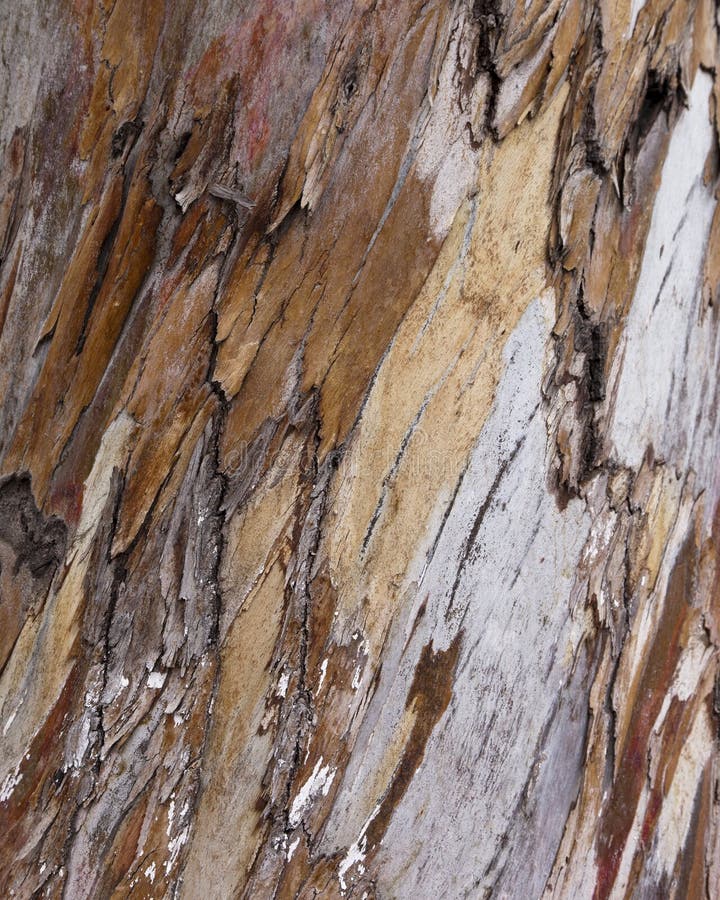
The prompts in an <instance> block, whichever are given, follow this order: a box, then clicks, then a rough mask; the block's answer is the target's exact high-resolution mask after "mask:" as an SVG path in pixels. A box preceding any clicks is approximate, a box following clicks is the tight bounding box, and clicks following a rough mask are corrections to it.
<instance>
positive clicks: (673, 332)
mask: <svg viewBox="0 0 720 900" xmlns="http://www.w3.org/2000/svg"><path fill="white" fill-rule="evenodd" d="M712 83H713V82H712V78H711V77H710V76H709V75H708V74H706V73H704V72H699V73H698V75H697V76H696V78H695V83H694V85H693V88H692V91H691V93H690V98H689V106H688V108H687V109H686V110H684V111H683V113H682V115H681V117H680V119H679V121H678V123H677V125H676V126H675V128H674V130H673V134H672V138H671V140H670V146H669V149H668V154H667V158H666V160H665V163H664V166H663V170H662V178H661V183H660V188H659V190H658V193H657V197H656V200H655V205H654V208H653V214H652V220H651V225H650V232H649V235H648V238H647V242H646V245H645V252H644V255H643V263H642V268H641V272H640V278H639V280H638V285H637V290H636V291H635V296H634V298H633V302H632V307H631V309H630V313H629V315H628V321H627V327H626V329H625V331H624V333H623V341H622V344H621V346H620V348H619V350H618V353H617V355H616V363H615V365H614V367H613V372H612V374H611V378H610V384H611V386H612V385H615V390H617V399H616V400H615V402H614V415H613V421H612V423H611V427H610V430H609V433H610V435H611V442H612V444H613V445H614V450H615V455H616V456H617V458H618V460H619V461H621V462H623V463H625V464H626V465H628V466H630V467H632V468H638V467H639V465H640V463H641V461H642V457H643V455H644V453H645V448H646V447H647V445H648V444H650V443H652V444H653V445H654V447H655V452H656V455H657V456H659V457H661V458H663V459H665V460H666V461H672V462H674V463H676V464H677V466H678V467H680V468H682V469H683V470H687V469H689V468H692V469H694V470H695V471H696V472H697V473H698V474H699V475H700V480H701V481H702V482H703V483H704V484H705V485H707V486H708V487H710V486H711V485H713V482H715V490H714V492H713V498H710V499H714V497H716V496H717V479H718V474H717V471H716V470H717V466H716V465H715V449H716V448H717V446H718V440H719V439H720V432H719V431H718V424H717V423H716V425H715V427H714V428H709V427H707V423H708V421H712V418H711V417H710V414H711V413H712V411H713V410H712V404H713V402H714V393H715V392H714V390H713V388H714V383H710V384H708V382H707V379H708V378H712V379H713V380H714V379H715V375H716V372H717V371H718V364H719V363H720V347H719V346H718V340H717V332H716V330H715V329H714V327H713V324H712V321H711V319H712V317H711V316H706V317H703V315H702V314H701V301H702V292H701V281H700V278H701V274H700V273H701V272H702V264H703V259H704V255H705V248H706V246H707V241H708V236H709V233H710V226H711V223H712V217H713V212H714V209H715V202H716V201H715V199H714V196H713V192H712V190H711V188H710V187H706V186H705V185H704V184H703V169H704V164H705V159H706V157H707V154H708V152H709V151H710V148H711V145H712V141H713V125H712V123H711V121H710V118H709V116H708V102H709V97H710V92H711V89H712ZM613 393H614V390H613V389H611V390H609V391H608V396H609V397H611V396H612V395H613ZM708 506H709V508H713V506H714V504H713V503H712V502H710V503H709V504H708Z"/></svg>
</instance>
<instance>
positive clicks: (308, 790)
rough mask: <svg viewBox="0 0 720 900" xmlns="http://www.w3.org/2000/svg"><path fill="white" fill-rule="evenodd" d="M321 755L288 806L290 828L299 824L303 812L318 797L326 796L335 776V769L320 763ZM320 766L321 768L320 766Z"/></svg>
mask: <svg viewBox="0 0 720 900" xmlns="http://www.w3.org/2000/svg"><path fill="white" fill-rule="evenodd" d="M322 761H323V759H322V756H321V757H320V759H319V760H318V761H317V762H316V763H315V768H314V769H313V771H312V774H311V775H310V777H309V778H308V780H307V781H306V782H305V784H304V785H303V786H302V787H301V788H300V790H299V791H298V793H297V796H296V797H295V799H294V800H293V804H292V807H291V808H290V816H289V823H290V826H291V827H292V828H295V826H296V825H299V824H300V822H301V821H302V817H303V814H304V813H305V811H306V810H307V809H308V808H309V807H310V805H311V804H312V802H313V801H314V800H316V799H317V798H318V797H320V796H323V797H326V796H327V794H328V791H329V790H330V786H331V785H332V783H333V779H334V778H335V769H331V768H330V766H323V765H322ZM321 766H322V768H321Z"/></svg>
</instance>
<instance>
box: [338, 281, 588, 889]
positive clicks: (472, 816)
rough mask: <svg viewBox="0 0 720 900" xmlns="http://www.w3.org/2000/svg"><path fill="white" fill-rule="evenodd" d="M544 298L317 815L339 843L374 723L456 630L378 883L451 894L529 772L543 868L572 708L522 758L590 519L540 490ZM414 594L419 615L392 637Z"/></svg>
mask: <svg viewBox="0 0 720 900" xmlns="http://www.w3.org/2000/svg"><path fill="white" fill-rule="evenodd" d="M553 301H554V296H553V294H552V292H548V294H547V295H546V296H545V297H544V298H543V299H542V300H537V301H535V302H534V303H532V304H531V305H530V307H529V308H528V309H527V311H526V312H525V314H524V316H523V318H522V319H521V321H520V322H519V324H518V326H517V328H516V329H515V331H514V333H513V334H512V336H511V337H510V339H509V340H508V343H507V345H506V347H505V351H504V359H505V365H506V370H505V374H504V376H503V378H502V379H501V382H500V384H499V386H498V388H497V391H496V394H495V402H494V406H493V410H492V412H491V414H490V417H489V418H488V420H487V422H486V425H485V427H484V429H483V431H482V433H481V434H480V436H479V438H478V441H477V443H476V446H475V448H474V450H473V452H472V456H471V459H470V461H469V463H468V467H467V470H466V472H465V474H464V475H463V477H462V480H461V482H460V485H459V487H458V491H457V494H456V496H455V498H454V501H453V502H452V504H451V508H450V509H449V510H448V511H447V516H446V518H445V519H444V523H443V524H441V526H440V533H439V535H438V536H437V541H436V543H435V544H434V549H433V551H432V553H431V556H430V559H429V560H427V561H425V560H416V562H415V563H414V564H413V566H412V567H411V570H412V571H414V572H417V573H419V572H420V571H423V575H422V577H421V581H420V584H419V585H416V588H415V594H416V602H415V608H414V609H410V610H409V612H408V616H407V618H406V619H405V620H404V622H403V623H402V624H401V625H398V627H397V629H396V633H395V634H394V635H393V637H392V638H391V639H389V640H388V642H387V644H386V646H385V649H384V657H383V677H382V679H381V684H380V685H379V687H378V690H377V692H376V694H375V697H374V698H373V701H372V702H371V705H370V708H369V711H368V714H367V716H366V718H365V721H364V722H363V725H362V728H361V732H360V734H359V736H358V744H359V745H361V746H362V745H363V744H364V746H362V749H361V750H358V752H357V753H356V755H355V758H354V759H355V760H357V761H358V762H354V763H351V767H350V768H349V770H348V773H347V775H346V778H345V781H344V785H343V792H342V795H341V797H339V798H338V801H337V802H336V810H337V811H338V812H337V815H334V816H333V818H332V819H331V822H330V825H329V828H328V840H329V841H330V840H332V841H334V842H337V843H345V844H346V846H348V844H349V842H347V843H346V841H347V838H348V831H349V830H350V828H352V824H353V821H356V819H355V818H354V817H355V816H356V815H357V806H356V803H357V797H358V796H361V795H362V794H363V785H366V784H368V783H373V779H374V777H375V773H376V772H377V771H380V770H382V769H383V767H384V765H386V760H385V754H386V753H387V743H388V736H389V735H392V734H393V733H394V732H395V731H396V730H397V727H398V723H399V722H400V721H401V720H402V718H403V714H404V710H405V705H406V699H407V696H408V691H409V689H410V685H411V684H412V681H413V676H414V672H415V668H416V665H417V661H418V659H419V657H420V654H421V652H422V648H423V646H425V645H426V644H428V642H429V641H431V640H432V643H433V647H434V648H435V650H436V651H437V650H439V649H443V648H446V647H447V646H449V644H450V643H451V641H452V640H453V638H454V636H455V635H456V634H457V632H458V630H459V629H463V631H464V638H463V643H462V646H461V654H460V659H459V662H458V667H457V671H456V675H455V685H454V692H453V699H452V700H451V703H450V707H449V708H448V710H447V712H446V714H445V716H444V717H443V718H441V720H440V722H439V723H438V725H437V726H436V728H435V730H434V732H433V734H432V735H431V737H430V740H429V741H428V744H427V746H426V751H425V757H424V760H423V762H422V764H421V765H420V767H419V768H418V770H417V772H416V773H415V776H414V777H413V779H412V781H411V783H410V785H409V787H408V789H407V792H406V793H405V795H404V796H403V798H402V799H401V800H400V802H399V803H398V805H397V806H396V808H395V812H394V814H393V816H392V819H391V821H390V825H389V827H388V830H387V832H386V834H385V837H384V839H383V843H382V846H381V848H380V849H379V851H378V852H379V853H380V854H381V857H382V863H381V864H380V871H381V872H382V873H383V877H382V880H381V882H380V886H381V887H382V888H383V889H384V890H385V891H387V892H388V894H389V895H391V896H395V897H398V898H404V897H408V898H410V897H415V896H418V895H419V894H420V895H423V896H448V895H450V896H456V895H457V896H461V895H462V890H463V889H464V888H465V887H466V886H467V885H471V884H473V883H475V882H476V879H477V877H478V873H481V872H484V871H485V870H486V869H488V867H492V864H493V858H494V856H495V854H496V853H499V852H501V851H502V847H503V837H504V835H505V834H506V832H507V831H508V829H509V828H510V827H511V825H512V823H513V821H514V820H515V818H516V816H517V809H518V804H519V802H520V800H521V797H522V796H523V791H524V790H525V786H526V783H527V781H528V778H529V776H530V774H531V775H532V778H533V779H534V781H535V782H537V783H538V784H539V785H540V787H538V789H537V790H538V791H545V792H547V791H549V790H550V787H551V788H552V790H553V791H554V792H555V793H556V795H557V802H556V803H554V804H551V803H549V802H548V807H550V808H553V809H554V819H553V821H552V822H550V821H547V822H546V823H545V825H544V830H543V832H542V833H541V834H540V835H539V836H538V835H537V834H536V835H535V838H536V839H537V842H538V844H537V846H536V847H535V849H534V851H533V854H529V853H528V854H525V856H526V857H528V859H529V858H530V857H532V856H535V857H536V859H537V860H538V861H539V863H540V867H542V865H545V864H546V866H547V868H549V866H550V865H551V864H552V858H553V855H554V852H555V849H556V847H557V842H558V841H559V839H560V835H561V833H562V827H563V824H564V821H565V816H566V815H567V808H568V807H569V805H570V803H571V800H572V797H573V796H574V789H575V782H574V781H573V778H574V777H575V774H574V773H576V772H577V770H578V767H579V765H580V761H579V754H580V746H581V743H582V741H581V736H580V737H578V739H577V740H575V738H574V737H573V735H574V734H575V730H576V729H577V728H578V727H581V726H582V724H583V723H582V721H578V722H577V723H575V724H574V725H570V726H568V728H567V729H566V730H565V734H566V735H570V738H569V739H568V740H569V743H570V745H571V746H570V747H567V748H566V747H565V746H564V745H562V746H560V745H558V747H557V748H556V747H554V746H552V747H551V748H550V750H551V751H552V753H550V752H548V755H549V756H551V757H552V758H550V759H549V760H547V761H546V760H545V758H544V757H543V756H542V755H540V756H538V757H537V758H536V756H535V753H536V746H537V745H538V744H539V742H540V741H541V738H542V734H543V732H544V729H545V728H546V726H547V724H548V722H549V721H550V720H551V717H552V716H553V714H554V711H555V710H556V709H557V708H558V707H557V705H558V703H559V702H560V701H559V699H558V698H559V692H560V686H561V685H562V684H564V683H565V680H566V677H567V669H568V666H567V663H566V647H567V645H568V643H569V642H571V641H573V640H575V641H576V640H577V639H578V633H577V630H575V631H573V623H572V619H571V612H570V602H569V599H568V598H569V597H570V595H571V590H572V586H573V583H574V579H575V573H576V568H577V564H578V561H579V559H580V554H581V552H582V549H583V547H584V545H585V543H586V539H587V536H588V534H589V532H590V528H591V521H590V514H589V513H588V512H587V510H586V507H585V504H584V503H583V502H582V501H579V500H574V501H571V502H570V503H569V504H568V506H567V508H566V509H565V511H564V512H560V511H559V509H558V505H557V502H556V499H555V497H554V495H553V494H551V493H550V491H549V490H548V487H547V475H546V473H547V470H548V460H547V458H546V453H547V430H546V424H545V421H544V418H543V415H542V410H541V396H542V394H541V384H542V378H543V372H544V359H545V355H546V349H547V347H548V343H549V339H550V332H551V328H552V324H553V321H554V303H553ZM432 521H437V519H436V517H432ZM441 522H443V520H442V519H441ZM430 545H432V542H430ZM421 603H426V612H425V615H424V616H423V617H422V619H421V620H420V621H419V623H418V625H417V627H416V629H415V631H414V634H413V637H412V639H411V641H410V643H409V644H407V642H408V637H409V635H410V633H411V631H412V629H413V622H414V620H415V615H416V612H417V608H418V607H419V606H420V604H421ZM406 645H407V646H406ZM513 697H517V698H518V702H516V703H515V702H512V698H513ZM560 715H565V713H558V716H560ZM563 728H564V726H563ZM563 728H560V729H558V732H559V733H560V734H561V735H562V733H563ZM518 734H523V740H522V741H518V740H517V735H518ZM551 740H555V738H549V739H548V741H549V742H551ZM557 740H558V742H560V743H561V742H562V737H559V738H557ZM573 742H574V743H575V744H577V746H574V745H573ZM575 757H578V758H577V759H575ZM558 760H562V770H563V771H558V769H557V766H558V764H559V763H558ZM553 765H554V766H555V768H553ZM546 772H547V773H549V774H547V775H546V774H545V773H546ZM550 782H552V785H550V787H548V785H549V784H550ZM385 789H386V785H385V784H382V785H380V786H379V790H381V791H383V790H385ZM479 798H482V799H479ZM366 799H369V798H366ZM372 799H373V802H376V801H377V800H378V799H379V797H374V798H372ZM333 827H334V828H335V829H337V830H336V831H334V830H333ZM355 833H356V834H357V832H355ZM350 840H352V837H351V838H350ZM418 847H422V848H423V852H422V853H421V854H418V853H417V848H418ZM360 850H361V844H360V842H359V841H355V842H354V843H353V844H351V845H350V851H348V853H349V859H348V862H350V861H351V860H353V859H354V858H355V856H356V855H357V853H359V852H360ZM345 871H346V870H345ZM448 873H451V875H450V876H449V875H448ZM496 874H497V873H495V875H496ZM530 874H533V873H530ZM542 875H543V871H542V870H541V871H540V872H539V873H537V874H536V875H535V877H536V878H537V879H538V881H540V879H541V877H542ZM488 880H489V881H492V876H490V875H489V876H488ZM528 890H529V891H530V894H532V893H533V891H532V890H531V889H530V888H529V887H528Z"/></svg>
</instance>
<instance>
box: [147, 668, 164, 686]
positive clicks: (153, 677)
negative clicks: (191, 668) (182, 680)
mask: <svg viewBox="0 0 720 900" xmlns="http://www.w3.org/2000/svg"><path fill="white" fill-rule="evenodd" d="M166 678H167V673H166V672H150V674H149V675H148V679H147V686H148V687H149V688H151V689H152V690H159V689H160V688H161V687H162V686H163V685H164V684H165V679H166Z"/></svg>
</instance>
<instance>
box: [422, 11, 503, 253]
mask: <svg viewBox="0 0 720 900" xmlns="http://www.w3.org/2000/svg"><path fill="white" fill-rule="evenodd" d="M469 52H470V46H469V45H468V41H467V37H466V35H465V32H464V29H463V27H462V25H460V26H458V31H457V36H454V37H453V38H452V40H451V41H450V44H449V47H448V50H447V53H446V55H445V60H444V62H443V66H442V69H441V70H440V77H439V79H438V90H437V94H436V96H435V99H434V103H433V108H432V112H431V113H430V118H429V120H428V124H427V126H426V128H425V131H424V132H423V135H422V143H421V146H420V149H419V150H418V155H417V168H418V174H419V176H420V177H421V178H422V179H430V180H432V181H433V182H434V186H433V190H432V195H431V200H430V227H431V228H432V231H433V234H434V236H435V237H437V238H440V239H442V238H444V237H445V236H446V235H447V233H448V232H449V231H450V226H451V225H452V223H453V220H454V218H455V215H456V213H457V211H458V209H459V207H460V204H461V203H462V202H463V200H465V198H466V197H467V195H468V193H469V192H470V191H471V190H472V187H473V185H474V183H475V180H476V178H477V166H478V153H477V151H476V150H473V148H472V147H471V145H470V135H469V133H468V130H467V127H466V126H467V124H470V125H472V124H473V123H474V122H475V121H476V120H477V118H478V112H479V110H480V108H481V107H482V105H483V103H484V101H485V98H486V95H487V90H486V81H485V80H484V79H483V78H478V79H476V82H475V84H474V86H473V88H472V92H471V96H470V98H469V99H468V110H467V113H466V114H465V115H463V114H458V97H459V94H460V90H459V86H458V78H459V77H460V76H459V75H458V66H457V61H458V58H461V59H464V60H465V62H466V64H467V65H468V66H469V65H470V64H471V60H470V59H468V58H467V57H468V54H469Z"/></svg>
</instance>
